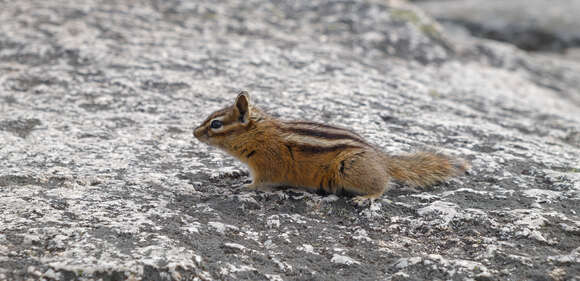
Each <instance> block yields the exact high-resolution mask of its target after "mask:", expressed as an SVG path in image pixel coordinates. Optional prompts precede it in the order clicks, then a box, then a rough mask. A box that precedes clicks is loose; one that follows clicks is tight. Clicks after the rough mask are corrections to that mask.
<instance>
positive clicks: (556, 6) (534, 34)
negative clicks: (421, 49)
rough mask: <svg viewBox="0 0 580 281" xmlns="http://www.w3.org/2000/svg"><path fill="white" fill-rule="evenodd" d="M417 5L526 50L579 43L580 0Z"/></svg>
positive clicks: (449, 0) (460, 0)
mask: <svg viewBox="0 0 580 281" xmlns="http://www.w3.org/2000/svg"><path fill="white" fill-rule="evenodd" d="M417 5H419V6H420V7H421V8H423V9H425V10H426V11H427V12H429V13H430V14H432V15H433V16H435V17H436V18H437V19H439V20H442V21H445V22H450V23H455V24H459V25H461V26H464V27H466V28H467V29H468V30H469V31H470V32H471V33H472V34H474V35H476V36H481V37H486V38H491V39H495V40H500V41H506V42H512V43H513V44H516V45H517V46H519V47H520V48H522V49H525V50H543V51H563V50H565V49H567V48H569V47H578V46H579V45H580V20H578V18H579V16H580V1H578V0H558V1H550V0H509V1H504V0H434V1H417Z"/></svg>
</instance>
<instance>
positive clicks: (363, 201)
mask: <svg viewBox="0 0 580 281" xmlns="http://www.w3.org/2000/svg"><path fill="white" fill-rule="evenodd" d="M371 201H372V199H369V198H367V197H364V196H357V197H354V198H352V203H354V204H355V205H356V206H358V207H365V206H367V205H370V204H371Z"/></svg>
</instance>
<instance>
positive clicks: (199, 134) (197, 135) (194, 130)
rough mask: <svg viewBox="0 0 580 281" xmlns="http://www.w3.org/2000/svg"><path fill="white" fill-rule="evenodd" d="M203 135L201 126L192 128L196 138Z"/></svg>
mask: <svg viewBox="0 0 580 281" xmlns="http://www.w3.org/2000/svg"><path fill="white" fill-rule="evenodd" d="M202 135H203V128H202V127H197V128H195V129H193V136H194V137H196V138H198V139H199V138H200V137H201V136H202Z"/></svg>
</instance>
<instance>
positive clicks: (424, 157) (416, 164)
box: [387, 151, 469, 187]
mask: <svg viewBox="0 0 580 281" xmlns="http://www.w3.org/2000/svg"><path fill="white" fill-rule="evenodd" d="M387 164H388V168H387V172H388V173H389V175H390V176H391V177H393V178H394V179H395V180H398V181H401V182H403V183H406V184H408V185H410V186H413V187H429V186H431V185H434V184H437V183H439V182H442V181H445V180H447V179H449V178H451V177H454V176H459V175H463V174H465V172H466V171H467V170H468V169H469V164H468V163H467V161H465V160H463V159H459V158H453V157H451V156H447V155H444V154H441V153H436V152H427V151H426V152H417V153H414V154H410V155H404V156H390V157H389V158H388V163H387Z"/></svg>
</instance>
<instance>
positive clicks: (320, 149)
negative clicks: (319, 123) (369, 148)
mask: <svg viewBox="0 0 580 281" xmlns="http://www.w3.org/2000/svg"><path fill="white" fill-rule="evenodd" d="M290 146H292V147H293V148H296V149H297V150H298V151H300V152H304V153H311V154H317V153H327V152H336V151H342V150H345V149H349V148H361V147H360V146H356V145H351V144H337V145H332V146H320V145H310V144H299V143H291V144H290Z"/></svg>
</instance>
